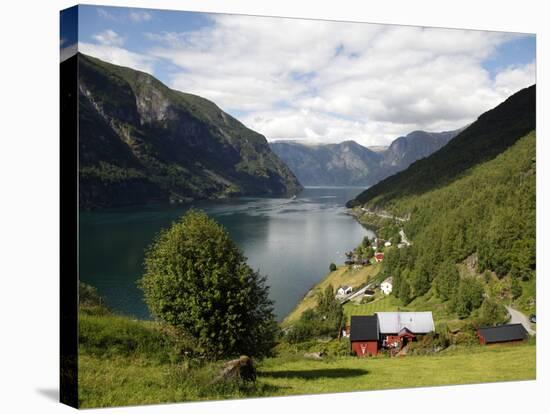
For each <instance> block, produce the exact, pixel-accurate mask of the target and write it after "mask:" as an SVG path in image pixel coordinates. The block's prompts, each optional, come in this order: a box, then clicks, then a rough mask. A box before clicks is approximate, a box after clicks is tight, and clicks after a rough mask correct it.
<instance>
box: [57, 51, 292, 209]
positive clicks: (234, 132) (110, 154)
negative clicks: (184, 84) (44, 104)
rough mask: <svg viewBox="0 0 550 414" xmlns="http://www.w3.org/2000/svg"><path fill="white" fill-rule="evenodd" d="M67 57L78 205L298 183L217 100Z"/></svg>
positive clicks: (256, 190) (270, 189)
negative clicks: (73, 98) (74, 84)
mask: <svg viewBox="0 0 550 414" xmlns="http://www.w3.org/2000/svg"><path fill="white" fill-rule="evenodd" d="M70 59H78V67H79V121H80V134H79V146H80V147H79V157H80V159H79V161H80V171H79V173H80V188H79V198H80V206H81V207H83V208H96V207H112V206H122V205H132V204H142V203H149V202H159V201H169V200H171V201H187V200H193V199H209V198H225V197H232V196H241V195H270V196H285V195H292V194H296V193H297V192H299V191H300V190H301V188H302V187H301V184H300V183H299V182H298V180H297V179H296V177H295V176H294V174H293V173H292V171H291V170H290V169H289V168H288V167H287V166H286V165H285V164H284V162H283V161H281V160H280V159H279V157H278V156H277V155H276V154H275V153H273V152H272V151H271V149H270V148H269V145H268V143H267V140H266V138H265V137H264V136H263V135H261V134H259V133H257V132H255V131H252V130H250V129H249V128H247V127H246V126H244V125H243V124H242V123H241V122H240V121H238V120H237V119H235V118H233V117H232V116H230V115H229V114H227V113H225V112H224V111H222V110H221V109H220V108H219V107H218V106H217V105H216V104H215V103H213V102H211V101H209V100H207V99H204V98H202V97H199V96H197V95H192V94H186V93H184V92H180V91H175V90H173V89H170V88H168V87H167V86H166V85H164V84H163V83H162V82H160V81H159V80H158V79H156V78H154V77H153V76H151V75H149V74H147V73H144V72H139V71H136V70H133V69H130V68H125V67H121V66H117V65H113V64H110V63H106V62H103V61H101V60H99V59H97V58H93V57H90V56H86V55H83V54H81V53H78V54H77V55H75V56H73V57H71V58H70ZM62 64H63V63H62Z"/></svg>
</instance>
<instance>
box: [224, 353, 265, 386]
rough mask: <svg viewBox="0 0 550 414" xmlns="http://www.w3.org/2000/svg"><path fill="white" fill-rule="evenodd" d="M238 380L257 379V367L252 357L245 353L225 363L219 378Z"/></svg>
mask: <svg viewBox="0 0 550 414" xmlns="http://www.w3.org/2000/svg"><path fill="white" fill-rule="evenodd" d="M230 379H234V380H238V379H242V380H244V381H256V368H255V367H254V363H253V362H252V358H250V357H247V356H246V355H243V356H241V357H239V358H238V359H233V360H231V361H228V362H226V363H225V364H224V365H223V368H222V371H221V373H220V375H219V377H218V380H230Z"/></svg>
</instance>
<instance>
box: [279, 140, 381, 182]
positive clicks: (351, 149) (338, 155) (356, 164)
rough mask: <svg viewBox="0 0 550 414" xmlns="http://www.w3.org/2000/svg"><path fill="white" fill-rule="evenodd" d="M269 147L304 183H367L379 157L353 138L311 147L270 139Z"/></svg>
mask: <svg viewBox="0 0 550 414" xmlns="http://www.w3.org/2000/svg"><path fill="white" fill-rule="evenodd" d="M270 146H271V148H272V149H273V151H274V152H275V153H276V154H277V155H279V157H281V159H283V160H284V161H285V163H286V164H287V165H288V166H289V167H290V169H291V170H292V171H293V172H294V173H295V174H296V176H297V177H298V179H299V180H300V182H301V183H303V184H304V185H351V186H353V185H369V184H368V183H371V184H372V183H373V181H372V179H373V174H374V169H376V168H377V166H378V165H379V164H380V162H381V160H382V157H381V156H380V155H379V154H377V153H376V152H374V151H371V150H369V149H367V148H365V147H363V146H361V145H359V144H357V143H356V142H354V141H345V142H342V143H340V144H329V145H315V146H309V145H303V144H299V143H297V142H272V143H270Z"/></svg>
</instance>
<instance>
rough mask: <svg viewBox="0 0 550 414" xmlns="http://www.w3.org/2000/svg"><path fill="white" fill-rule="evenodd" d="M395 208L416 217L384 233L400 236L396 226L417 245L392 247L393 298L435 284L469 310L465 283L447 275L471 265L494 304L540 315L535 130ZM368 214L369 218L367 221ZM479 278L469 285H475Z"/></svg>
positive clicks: (387, 266) (453, 303) (388, 262)
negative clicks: (511, 304) (536, 309)
mask: <svg viewBox="0 0 550 414" xmlns="http://www.w3.org/2000/svg"><path fill="white" fill-rule="evenodd" d="M395 207H396V208H397V209H398V211H409V212H411V216H410V220H409V221H407V222H404V223H392V221H391V220H386V222H385V223H383V224H382V229H381V231H379V233H392V232H393V233H395V229H394V230H390V231H388V230H389V229H391V228H394V227H395V226H396V225H397V226H398V227H401V226H403V228H404V230H405V232H406V234H407V236H408V237H409V239H410V240H411V241H412V246H411V247H408V248H405V249H390V251H388V252H387V254H386V257H385V263H384V272H385V273H387V274H391V275H392V276H393V281H394V290H395V292H394V295H395V296H397V297H399V298H401V299H403V300H404V302H409V301H410V300H412V299H414V298H418V297H421V296H423V295H425V294H427V293H428V292H429V291H430V288H431V287H432V286H433V285H435V287H436V289H435V293H437V294H438V295H439V296H440V297H441V298H442V299H443V300H447V299H449V300H450V302H449V309H451V311H452V310H453V309H454V310H456V311H457V312H459V310H460V311H463V309H460V306H462V305H464V304H463V303H461V302H460V297H459V296H460V292H459V291H458V289H459V283H462V282H459V280H458V279H455V280H450V279H449V275H450V274H452V269H453V266H454V265H455V264H464V263H465V264H466V265H465V266H463V273H464V272H466V273H469V274H471V275H472V276H473V277H474V279H476V280H477V283H481V284H483V285H486V289H485V294H486V295H488V297H489V299H491V300H495V301H499V302H503V301H504V302H506V301H513V300H515V301H516V305H517V306H518V307H520V308H523V309H525V310H527V311H529V312H533V311H534V304H535V271H536V250H535V240H536V220H535V217H536V138H535V133H534V132H531V133H530V134H528V135H526V136H525V137H523V138H521V139H519V140H517V141H516V143H515V144H513V145H512V146H510V147H508V149H506V150H505V151H504V152H502V153H501V154H499V155H498V156H497V157H495V158H493V159H491V160H488V161H485V162H482V163H479V164H478V165H476V166H475V167H473V168H470V169H469V170H467V171H466V172H464V173H463V174H462V175H461V176H460V177H458V178H457V179H456V180H454V181H453V182H451V183H448V184H447V185H444V186H442V187H438V188H433V189H431V190H430V191H426V192H425V193H423V194H421V195H411V196H409V197H407V198H405V199H400V200H399V201H398V202H397V203H396V204H395ZM369 216H371V215H369V214H366V215H365V220H368V219H369ZM468 269H469V270H468ZM486 271H489V272H490V273H488V274H487V275H484V277H483V278H480V277H479V276H478V275H479V274H481V273H483V272H486ZM492 274H494V275H496V276H497V277H498V279H497V278H495V277H493V276H492ZM474 279H465V280H467V281H469V283H473V282H472V280H474ZM499 279H500V281H499V282H497V280H499ZM514 283H515V284H516V287H515V288H514ZM517 286H520V287H519V288H518V287H517ZM442 287H443V288H442ZM432 292H433V291H432ZM440 292H444V294H441V293H440ZM457 294H458V295H459V296H456V295H457ZM480 303H481V302H478V305H477V306H479V304H480ZM457 305H458V309H457ZM471 310H473V309H471ZM466 315H467V313H466ZM466 315H463V316H466Z"/></svg>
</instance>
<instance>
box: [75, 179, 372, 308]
mask: <svg viewBox="0 0 550 414" xmlns="http://www.w3.org/2000/svg"><path fill="white" fill-rule="evenodd" d="M360 191H361V189H360V188H341V187H340V188H307V189H305V190H304V191H303V192H302V193H301V194H299V195H298V197H297V198H296V199H294V200H289V199H271V198H242V199H237V200H231V201H223V202H219V201H217V202H197V203H193V204H192V205H186V206H181V205H161V206H148V207H140V208H132V209H116V210H110V211H101V212H82V213H81V215H80V278H81V280H82V281H84V282H86V283H89V284H91V285H93V286H95V287H97V289H98V290H99V293H100V294H101V295H102V296H104V297H105V298H106V300H107V302H108V303H109V305H110V306H111V307H112V308H114V309H115V310H116V311H118V312H120V313H124V314H128V315H132V316H135V317H137V318H143V319H145V318H149V313H148V310H147V307H146V305H145V303H144V302H143V299H142V293H141V291H140V290H139V289H138V288H137V287H136V281H137V280H138V279H139V278H140V277H141V274H142V272H143V265H142V263H143V250H144V248H145V247H146V246H147V245H149V243H150V242H151V240H152V239H153V236H154V235H155V233H156V232H158V230H159V229H160V228H163V227H168V226H169V225H170V223H172V222H173V221H174V220H176V219H177V218H178V217H179V216H181V215H182V214H183V213H184V212H185V211H186V210H187V209H188V208H189V207H191V206H192V207H195V208H200V209H203V210H205V211H206V212H207V213H208V214H209V215H211V216H212V217H214V218H215V219H216V220H218V221H219V222H220V223H221V224H223V225H224V226H225V227H226V228H227V230H228V231H229V233H230V235H231V237H232V239H233V240H234V241H235V242H236V243H237V244H238V245H239V247H240V248H241V249H242V250H243V251H244V253H245V255H246V256H247V257H248V263H249V264H250V265H251V266H252V267H253V268H254V269H259V270H260V272H261V273H262V274H264V275H267V283H268V285H269V286H270V287H271V288H270V296H271V298H272V299H273V300H274V301H275V311H276V313H277V315H278V317H279V319H282V318H283V317H284V316H285V315H286V314H287V313H289V312H290V311H291V310H292V309H293V307H294V306H295V305H296V303H297V302H298V301H299V300H300V298H301V297H302V296H303V295H304V294H305V293H306V292H307V291H308V290H309V288H311V287H312V285H314V284H315V283H317V282H318V281H319V280H320V279H321V278H322V277H323V276H324V275H325V274H326V273H327V271H328V266H329V264H330V262H336V263H341V262H343V260H344V255H343V252H345V251H346V250H350V249H351V248H353V247H355V246H357V245H358V244H359V242H360V241H361V240H362V238H363V237H364V236H365V235H366V234H369V235H370V236H371V237H372V236H373V234H372V233H370V232H368V231H367V230H365V229H364V228H363V227H362V226H361V225H359V224H358V223H357V222H356V221H355V220H354V219H353V218H352V217H350V216H348V215H346V214H345V208H344V203H345V202H346V201H347V200H350V199H351V198H353V197H354V196H355V195H356V194H358V193H359V192H360Z"/></svg>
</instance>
